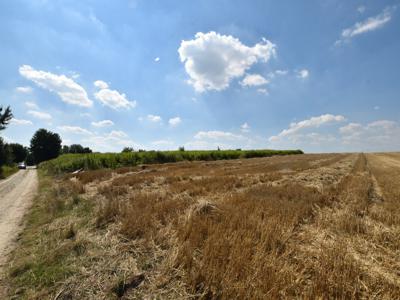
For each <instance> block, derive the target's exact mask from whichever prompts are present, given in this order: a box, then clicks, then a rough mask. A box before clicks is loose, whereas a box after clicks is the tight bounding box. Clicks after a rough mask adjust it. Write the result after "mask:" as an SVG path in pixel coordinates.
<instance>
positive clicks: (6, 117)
mask: <svg viewBox="0 0 400 300" xmlns="http://www.w3.org/2000/svg"><path fill="white" fill-rule="evenodd" d="M12 117H13V114H12V112H11V108H10V107H9V106H7V107H6V109H5V110H4V113H3V106H0V130H3V129H6V127H7V125H8V124H9V123H10V120H11V119H12Z"/></svg>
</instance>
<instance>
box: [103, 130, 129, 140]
mask: <svg viewBox="0 0 400 300" xmlns="http://www.w3.org/2000/svg"><path fill="white" fill-rule="evenodd" d="M107 137H108V138H117V139H119V138H126V137H128V135H127V134H126V133H125V132H123V131H121V130H113V131H111V132H110V133H109V134H108V135H107Z"/></svg>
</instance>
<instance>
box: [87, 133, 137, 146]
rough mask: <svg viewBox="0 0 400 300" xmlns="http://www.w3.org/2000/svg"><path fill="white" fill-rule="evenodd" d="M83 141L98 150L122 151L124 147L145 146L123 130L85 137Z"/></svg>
mask: <svg viewBox="0 0 400 300" xmlns="http://www.w3.org/2000/svg"><path fill="white" fill-rule="evenodd" d="M82 142H83V143H84V144H87V145H89V146H90V147H91V148H92V149H95V150H96V151H121V150H122V148H123V147H133V148H135V149H143V148H144V147H143V146H141V145H138V144H136V143H135V142H134V141H133V140H131V139H130V138H129V136H128V135H127V134H126V133H125V132H123V131H111V132H110V133H107V134H104V135H92V136H89V137H87V138H85V139H83V140H82Z"/></svg>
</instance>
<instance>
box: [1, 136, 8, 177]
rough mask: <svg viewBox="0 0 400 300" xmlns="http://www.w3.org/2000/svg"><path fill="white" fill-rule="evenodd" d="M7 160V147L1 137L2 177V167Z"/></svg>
mask: <svg viewBox="0 0 400 300" xmlns="http://www.w3.org/2000/svg"><path fill="white" fill-rule="evenodd" d="M6 162H7V158H6V147H5V143H4V140H3V138H2V137H0V177H1V167H2V166H3V165H4V164H5V163H6Z"/></svg>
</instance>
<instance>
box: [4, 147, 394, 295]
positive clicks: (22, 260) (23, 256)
mask: <svg viewBox="0 0 400 300" xmlns="http://www.w3.org/2000/svg"><path fill="white" fill-rule="evenodd" d="M399 161H400V155H398V154H306V155H295V156H274V157H264V158H253V159H236V160H221V161H192V162H185V161H184V162H178V163H165V164H152V165H138V166H129V167H123V168H117V169H114V170H109V169H98V170H92V171H85V172H81V173H79V174H76V175H71V174H70V175H64V176H61V177H58V178H60V179H57V180H54V179H52V180H50V177H42V178H43V179H42V182H47V186H46V189H42V193H41V197H40V199H38V201H37V202H36V205H35V207H34V214H33V215H32V216H31V217H30V220H31V223H30V225H28V228H27V230H26V232H25V234H24V235H23V236H22V237H21V243H22V245H21V247H20V250H17V251H16V252H15V253H14V257H13V260H12V264H11V267H10V273H9V274H10V275H9V280H10V283H11V285H12V287H13V291H21V288H23V293H22V294H23V296H24V297H25V298H27V299H31V298H35V297H36V298H40V297H42V298H43V297H44V298H54V297H56V296H57V295H59V297H63V298H72V299H86V298H117V297H122V296H123V297H124V299H138V298H160V299H163V298H167V299H192V298H201V299H285V298H305V299H323V298H326V299H360V298H361V299H364V298H377V299H399V298H400V280H399V278H400V276H399V274H400V261H399V259H398V258H399V257H400V252H399V251H400V242H399V238H398V237H399V236H400V205H399V201H400V200H399V199H400V187H399V184H398V183H399V182H400V167H399V165H398V164H397V162H399ZM43 180H44V181H43ZM41 215H43V217H44V218H45V219H39V218H38V217H39V216H41ZM43 233H45V234H43ZM22 249H24V250H22ZM48 274H51V275H50V276H49V275H48Z"/></svg>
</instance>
